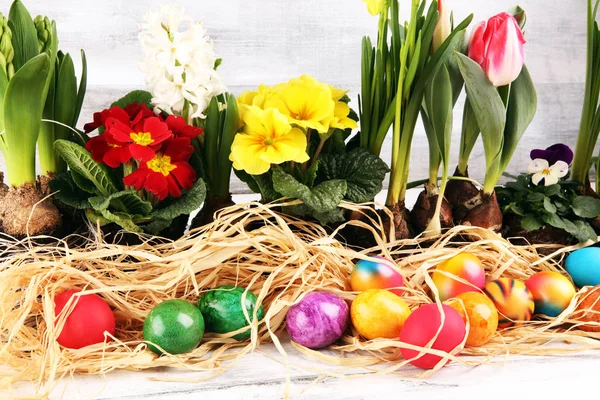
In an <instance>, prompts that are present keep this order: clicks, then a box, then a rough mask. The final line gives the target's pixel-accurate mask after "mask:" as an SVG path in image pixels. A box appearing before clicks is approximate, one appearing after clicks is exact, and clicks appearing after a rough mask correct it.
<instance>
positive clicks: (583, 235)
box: [573, 221, 598, 243]
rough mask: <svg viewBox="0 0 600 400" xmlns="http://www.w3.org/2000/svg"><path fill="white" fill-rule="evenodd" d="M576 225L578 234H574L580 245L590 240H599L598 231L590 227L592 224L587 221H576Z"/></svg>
mask: <svg viewBox="0 0 600 400" xmlns="http://www.w3.org/2000/svg"><path fill="white" fill-rule="evenodd" d="M574 223H575V226H576V227H577V229H578V233H577V234H574V235H573V236H575V238H576V239H577V240H578V241H579V242H580V243H583V242H587V241H588V240H592V241H594V242H596V241H597V240H598V235H597V234H596V231H594V228H592V227H591V226H590V224H588V223H587V222H585V221H575V222H574Z"/></svg>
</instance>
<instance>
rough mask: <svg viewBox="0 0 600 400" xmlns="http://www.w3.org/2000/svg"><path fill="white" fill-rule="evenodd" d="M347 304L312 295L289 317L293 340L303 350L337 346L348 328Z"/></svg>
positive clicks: (329, 295) (329, 296) (321, 294)
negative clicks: (337, 341)
mask: <svg viewBox="0 0 600 400" xmlns="http://www.w3.org/2000/svg"><path fill="white" fill-rule="evenodd" d="M348 319H349V318H348V304H346V302H345V301H344V300H343V299H342V298H340V297H339V296H337V295H335V294H333V293H327V292H314V293H309V294H307V295H306V296H304V298H303V299H302V300H300V302H298V303H296V304H294V305H293V306H292V307H290V309H289V310H288V312H287V315H286V329H287V331H288V334H289V335H290V338H291V339H292V340H293V341H294V342H296V343H298V344H301V345H302V346H304V347H308V348H310V349H320V348H323V347H327V346H329V345H330V344H332V343H334V342H335V341H336V340H338V339H339V338H340V337H342V335H343V334H344V331H345V330H346V328H347V327H348Z"/></svg>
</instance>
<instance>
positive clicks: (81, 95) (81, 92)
mask: <svg viewBox="0 0 600 400" xmlns="http://www.w3.org/2000/svg"><path fill="white" fill-rule="evenodd" d="M86 91H87V58H86V57H85V51H83V49H82V50H81V80H80V81H79V89H78V90H77V105H76V106H75V115H74V117H73V121H72V122H71V126H72V127H75V126H77V121H79V115H80V114H81V108H82V107H83V100H84V99H85V92H86Z"/></svg>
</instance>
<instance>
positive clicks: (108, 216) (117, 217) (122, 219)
mask: <svg viewBox="0 0 600 400" xmlns="http://www.w3.org/2000/svg"><path fill="white" fill-rule="evenodd" d="M100 215H101V216H102V218H104V219H105V220H107V221H110V222H114V223H115V224H117V225H119V226H120V227H121V228H123V229H125V230H126V231H129V232H136V233H142V232H143V230H142V228H140V227H139V226H138V225H137V224H136V223H135V222H133V218H134V216H131V215H129V214H125V213H114V214H113V213H111V212H110V211H109V210H102V211H100Z"/></svg>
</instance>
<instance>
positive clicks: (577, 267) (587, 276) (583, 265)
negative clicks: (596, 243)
mask: <svg viewBox="0 0 600 400" xmlns="http://www.w3.org/2000/svg"><path fill="white" fill-rule="evenodd" d="M565 269H566V270H567V272H568V273H569V275H571V278H572V279H573V282H575V285H577V286H578V287H580V288H581V287H584V286H596V285H600V247H586V248H585V249H579V250H575V251H574V252H572V253H571V254H569V256H568V257H567V260H566V261H565Z"/></svg>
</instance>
